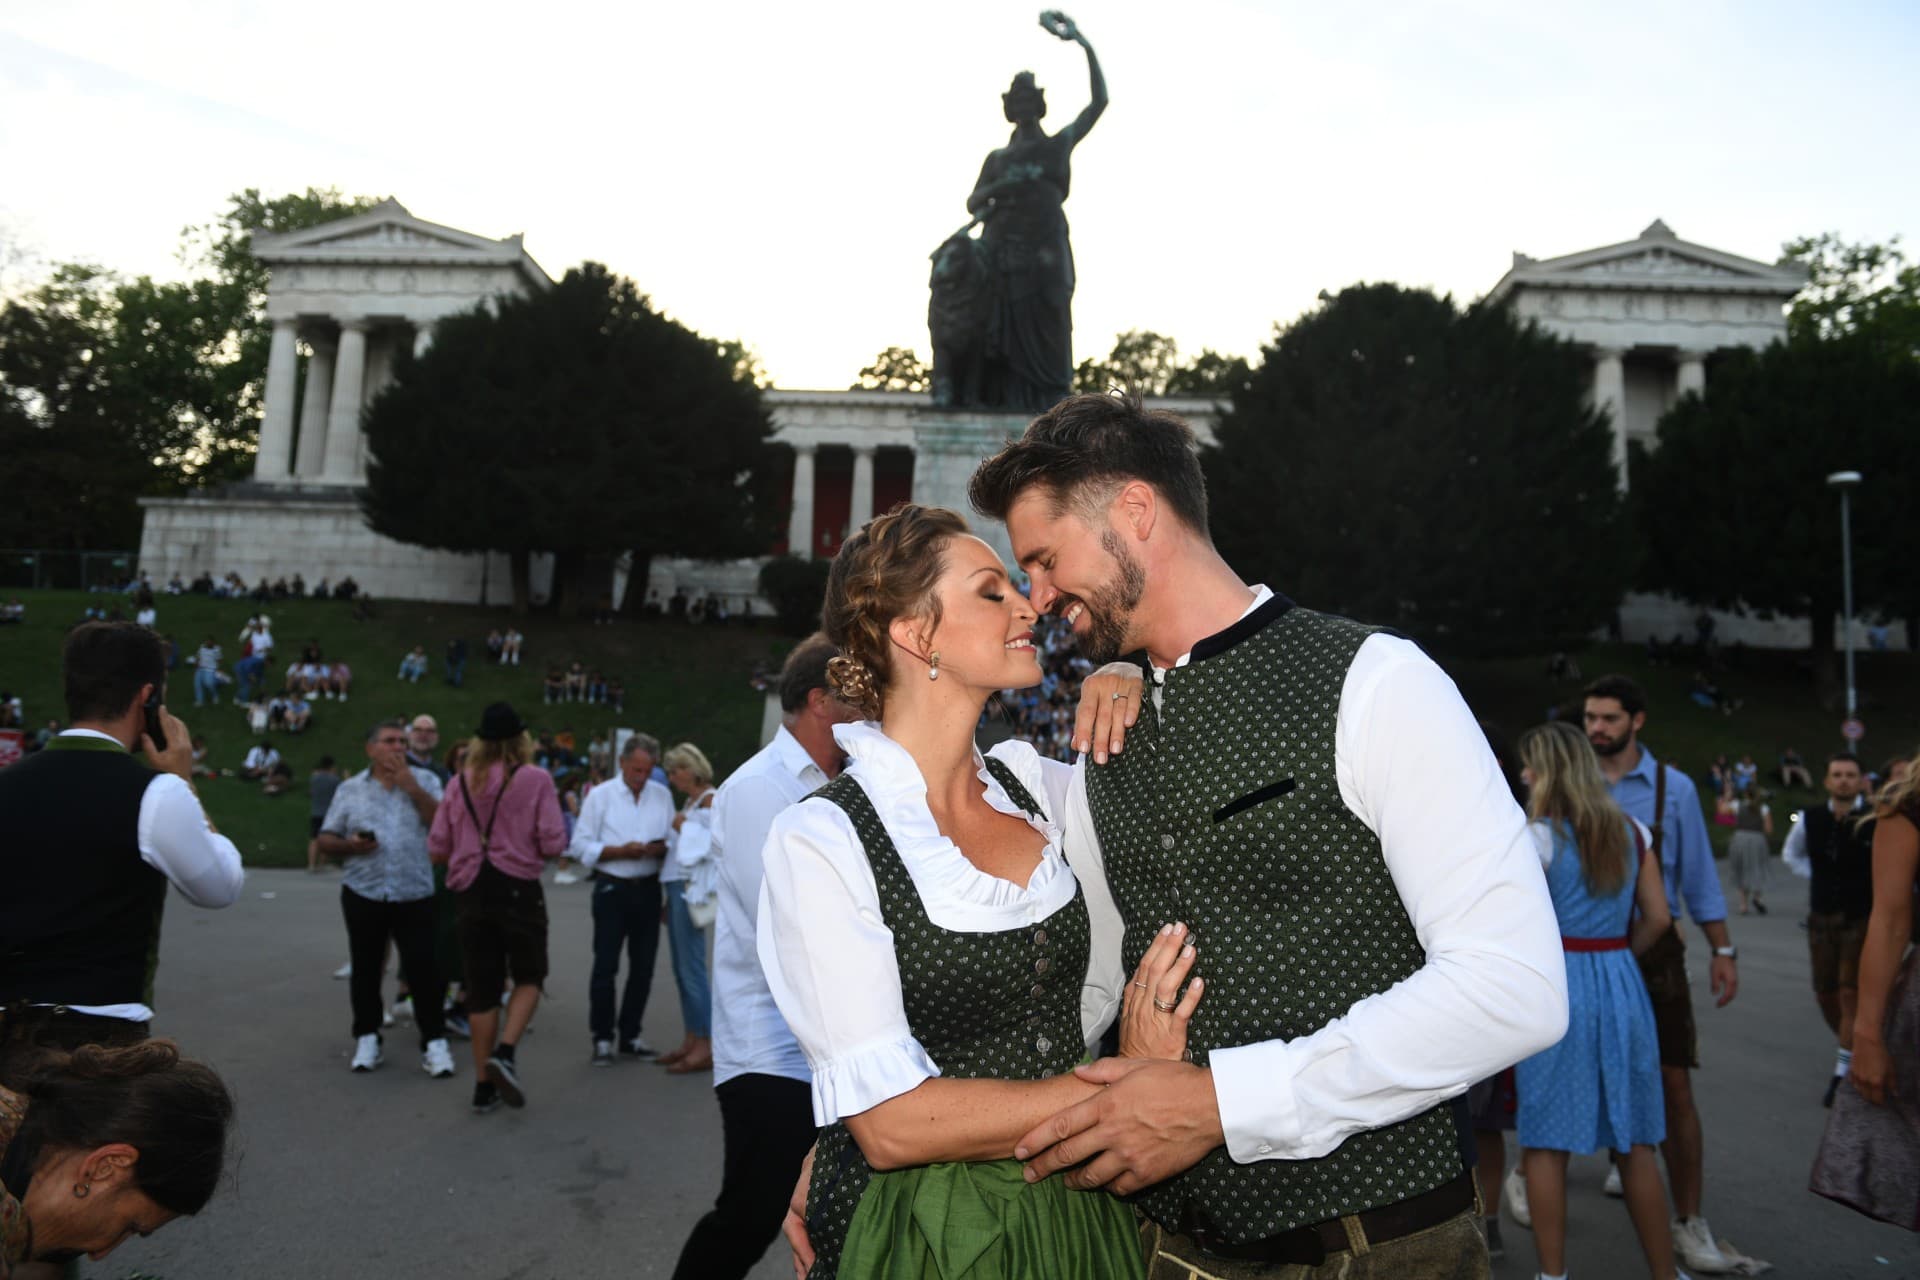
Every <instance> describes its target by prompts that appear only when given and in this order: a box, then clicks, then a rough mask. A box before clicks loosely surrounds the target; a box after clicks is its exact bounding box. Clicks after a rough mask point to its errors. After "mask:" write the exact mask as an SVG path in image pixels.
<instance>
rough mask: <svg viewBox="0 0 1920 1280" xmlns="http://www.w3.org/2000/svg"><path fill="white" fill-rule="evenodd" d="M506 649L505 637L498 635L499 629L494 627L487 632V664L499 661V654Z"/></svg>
mask: <svg viewBox="0 0 1920 1280" xmlns="http://www.w3.org/2000/svg"><path fill="white" fill-rule="evenodd" d="M506 647H507V641H506V637H505V636H502V635H501V634H500V628H498V627H495V628H494V629H493V630H491V631H489V632H487V661H488V662H498V661H500V654H501V653H502V652H503V651H504V650H505V649H506Z"/></svg>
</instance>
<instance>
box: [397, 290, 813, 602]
mask: <svg viewBox="0 0 1920 1280" xmlns="http://www.w3.org/2000/svg"><path fill="white" fill-rule="evenodd" d="M366 428H367V448H368V453H369V455H370V456H369V462H368V466H367V488H366V491H365V494H364V496H363V498H362V506H363V509H364V510H365V512H366V515H367V520H368V522H369V523H370V524H371V525H372V526H373V527H374V528H375V529H377V530H379V531H380V532H381V533H384V534H387V535H388V536H389V537H393V538H398V539H400V540H401V541H403V542H410V543H415V544H417V545H420V546H428V547H439V548H444V549H447V550H452V551H501V552H506V553H508V555H509V556H510V558H511V560H512V563H513V567H514V568H513V589H514V606H515V608H516V609H517V610H519V611H522V612H524V611H525V610H526V608H527V604H528V592H527V576H528V574H527V561H528V557H529V555H530V553H532V552H535V551H551V552H554V553H555V554H556V556H557V558H558V562H557V568H556V591H555V593H554V607H555V608H556V609H560V610H563V611H566V610H572V609H574V608H576V607H578V606H580V605H582V604H591V603H592V602H593V600H594V599H595V598H596V597H597V596H598V595H599V594H601V593H603V592H604V591H605V590H606V584H607V576H606V575H607V572H608V570H609V568H610V565H611V558H612V556H613V555H614V554H615V553H617V552H619V551H622V550H631V551H632V552H633V563H632V567H631V569H630V573H629V578H628V582H629V584H630V586H629V588H628V591H627V596H628V600H629V602H634V601H638V600H639V599H640V598H641V597H643V596H644V595H645V592H646V580H647V568H648V564H649V561H650V560H651V559H652V557H654V556H656V555H678V556H692V557H698V558H705V559H721V558H729V557H736V556H745V555H756V554H759V553H762V552H764V551H765V550H766V548H767V546H768V545H769V544H770V543H771V542H772V541H773V536H774V522H775V519H776V516H777V510H776V504H775V503H773V502H771V501H770V500H769V497H770V481H771V477H770V475H769V469H770V468H769V462H770V455H771V450H770V449H769V448H768V445H767V439H768V436H769V435H770V434H771V432H772V422H771V420H770V419H769V418H768V416H767V413H766V410H765V408H764V407H763V405H762V403H761V397H760V390H759V388H758V387H757V386H755V385H754V382H753V380H752V371H751V366H750V362H746V361H743V360H742V359H741V349H740V347H739V345H738V344H737V343H717V342H714V341H713V340H711V339H709V338H705V337H702V336H701V335H700V334H698V333H695V332H694V331H693V330H691V329H688V328H686V327H685V326H684V325H681V324H679V323H678V322H676V321H674V320H671V319H669V318H668V317H666V316H665V315H662V314H661V313H660V312H659V311H657V310H655V309H654V307H653V305H652V303H651V301H650V300H649V299H648V298H647V296H646V295H645V294H643V293H641V292H640V291H639V289H638V288H637V287H636V286H635V285H634V284H633V282H632V281H630V280H627V279H624V278H622V277H619V276H616V275H614V274H612V273H611V272H609V271H608V270H607V269H606V268H605V267H603V266H600V265H599V264H597V263H587V264H585V265H584V266H581V267H578V268H575V269H574V270H572V271H569V272H568V273H567V274H566V276H565V278H563V279H562V280H561V281H560V282H559V283H558V284H556V285H555V286H554V287H553V288H552V289H551V290H549V291H545V292H542V293H538V294H535V295H533V296H530V297H522V298H511V299H504V300H501V301H499V302H497V303H496V304H495V305H493V306H491V307H488V308H482V309H479V310H476V311H473V312H469V313H467V314H464V315H459V316H452V317H449V318H447V319H445V320H442V321H440V322H439V324H438V325H437V326H436V329H435V334H434V341H433V345H432V346H431V347H430V348H429V349H428V350H427V352H426V354H425V355H423V356H421V357H419V358H417V359H415V358H413V357H411V356H405V355H403V356H402V358H401V361H400V363H399V366H398V368H397V369H396V372H395V377H394V381H393V383H392V385H390V386H389V387H388V388H387V389H386V390H385V391H384V392H383V393H382V394H381V395H380V396H379V398H378V399H376V400H375V401H374V403H373V404H372V405H371V406H370V407H369V409H368V411H367V418H366Z"/></svg>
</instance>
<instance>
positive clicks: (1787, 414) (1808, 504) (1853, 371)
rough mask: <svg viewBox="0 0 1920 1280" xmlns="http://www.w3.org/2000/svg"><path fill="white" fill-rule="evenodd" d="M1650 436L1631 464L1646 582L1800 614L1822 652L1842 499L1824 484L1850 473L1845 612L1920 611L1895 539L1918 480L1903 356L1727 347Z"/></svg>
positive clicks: (1913, 391) (1830, 645)
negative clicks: (1851, 604)
mask: <svg viewBox="0 0 1920 1280" xmlns="http://www.w3.org/2000/svg"><path fill="white" fill-rule="evenodd" d="M1658 430H1659V434H1658V441H1659V447H1658V448H1656V449H1654V450H1652V451H1650V452H1649V451H1643V450H1640V449H1638V448H1636V449H1635V451H1634V456H1633V459H1632V463H1631V465H1632V477H1633V501H1634V506H1635V510H1636V524H1637V526H1638V528H1639V530H1640V533H1641V536H1642V538H1643V539H1645V542H1646V557H1645V562H1644V564H1645V567H1644V569H1643V571H1642V579H1643V581H1644V583H1645V585H1647V586H1648V587H1651V588H1654V589H1656V590H1665V591H1671V592H1674V593H1675V594H1677V595H1680V596H1683V597H1685V598H1686V599H1689V600H1693V601H1696V602H1700V603H1704V604H1712V605H1715V606H1718V607H1721V608H1741V607H1746V608H1752V609H1758V610H1761V611H1766V612H1773V611H1778V612H1782V613H1788V614H1805V615H1806V616H1807V617H1809V618H1811V619H1812V621H1813V648H1814V652H1815V653H1816V654H1817V655H1821V656H1822V657H1830V656H1831V655H1832V653H1833V649H1834V626H1833V619H1834V616H1835V614H1836V613H1837V612H1838V611H1839V609H1840V604H1841V575H1840V507H1839V500H1838V499H1837V497H1836V496H1835V494H1834V492H1833V490H1832V489H1830V488H1829V487H1828V486H1827V484H1826V477H1827V476H1828V475H1829V474H1831V473H1832V472H1835V471H1855V470H1857V471H1861V472H1863V473H1865V476H1866V480H1865V483H1864V484H1863V485H1862V486H1861V487H1860V489H1859V490H1858V491H1856V492H1855V494H1854V495H1853V499H1852V503H1851V505H1852V520H1853V554H1854V589H1855V600H1856V607H1857V608H1858V609H1859V610H1860V611H1861V612H1863V613H1870V612H1873V611H1875V610H1887V611H1890V612H1893V613H1897V614H1907V615H1912V614H1914V613H1917V612H1920V598H1916V597H1917V596H1920V584H1915V582H1914V580H1913V577H1912V574H1911V570H1910V569H1909V567H1908V563H1907V562H1908V560H1909V559H1910V557H1909V556H1907V554H1906V547H1905V541H1906V537H1907V536H1909V530H1908V525H1909V524H1910V519H1909V512H1910V510H1911V508H1910V506H1909V503H1910V499H1911V495H1912V493H1913V492H1914V485H1915V483H1916V482H1920V465H1916V464H1917V463H1920V457H1916V450H1920V366H1916V364H1915V363H1914V361H1912V360H1910V359H1905V358H1902V357H1899V356H1895V355H1892V354H1890V353H1889V352H1888V350H1887V348H1886V346H1885V344H1884V343H1882V342H1881V341H1880V340H1879V339H1878V338H1877V337H1876V336H1875V335H1873V334H1870V333H1864V332H1855V333H1851V334H1848V333H1839V334H1838V335H1837V336H1832V337H1826V336H1821V337H1813V336H1805V337H1803V339H1802V340H1797V341H1791V342H1785V343H1775V344H1774V345H1772V346H1770V347H1768V348H1767V349H1765V350H1764V351H1758V352H1752V351H1739V352H1732V353H1728V354H1726V355H1724V356H1722V357H1721V358H1720V359H1719V360H1718V361H1717V362H1716V363H1715V365H1714V369H1713V381H1712V385H1711V387H1710V388H1709V390H1708V394H1707V396H1706V397H1705V398H1704V399H1701V398H1699V397H1693V396H1689V397H1688V398H1687V399H1685V400H1683V401H1681V402H1680V403H1679V404H1677V405H1675V406H1674V408H1673V409H1671V410H1670V411H1669V412H1668V413H1667V415H1666V416H1665V417H1664V418H1662V419H1661V420H1660V425H1659V429H1658ZM1819 668H1820V669H1822V670H1823V672H1825V671H1830V669H1831V664H1830V663H1824V662H1823V663H1821V664H1819Z"/></svg>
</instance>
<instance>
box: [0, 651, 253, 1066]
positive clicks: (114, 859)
mask: <svg viewBox="0 0 1920 1280" xmlns="http://www.w3.org/2000/svg"><path fill="white" fill-rule="evenodd" d="M62 665H63V668H64V675H65V681H66V700H67V716H68V719H69V722H70V726H71V727H69V728H68V729H67V730H66V731H65V732H64V733H61V734H60V735H59V736H57V737H55V738H54V739H53V740H52V741H51V742H49V743H48V745H47V748H46V749H45V750H43V751H39V752H36V753H34V754H33V755H32V756H30V757H28V758H27V759H26V760H23V761H21V762H20V763H18V764H15V765H13V766H12V767H10V768H8V769H4V770H0V829H4V830H6V831H7V832H8V833H9V837H10V838H9V839H8V840H6V841H4V842H0V1006H13V1007H14V1008H13V1011H12V1012H10V1013H9V1015H8V1017H7V1019H6V1028H5V1032H4V1037H5V1039H6V1040H7V1041H9V1042H10V1043H11V1044H13V1045H15V1046H17V1045H18V1044H20V1043H21V1042H22V1041H27V1042H31V1043H36V1044H42V1045H50V1046H54V1047H58V1048H63V1049H73V1048H77V1047H79V1046H80V1045H83V1044H125V1043H129V1042H132V1041H135V1040H142V1039H145V1038H146V1035H147V1027H148V1024H149V1023H150V1022H151V1021H152V1019H153V1008H152V1005H153V987H152V972H153V961H154V958H155V956H156V954H157V952H158V949H159V945H160V914H161V906H162V904H163V902H164V901H165V898H166V890H167V886H168V885H169V884H171V885H172V886H173V887H174V888H175V889H176V890H177V891H178V892H179V894H180V896H181V897H183V898H185V899H186V900H187V901H188V902H191V903H193V904H194V905H195V906H201V907H225V906H230V905H231V904H232V903H233V902H234V901H235V900H236V899H237V898H238V897H239V896H240V887H241V883H242V879H243V873H242V871H241V868H240V854H239V852H238V850H236V849H235V848H234V847H233V842H232V841H230V840H228V839H227V838H226V837H225V836H222V835H219V834H217V833H216V832H215V831H214V830H213V828H212V826H211V824H209V823H208V822H207V818H206V814H205V813H204V812H202V810H201V808H200V802H199V800H198V798H196V797H195V795H194V792H193V786H192V782H191V777H192V770H193V745H192V740H191V738H190V736H189V735H188V733H187V727H186V725H184V724H182V723H181V722H180V720H179V718H178V717H176V716H173V715H171V714H169V713H168V712H167V711H166V709H165V708H164V707H163V706H161V700H162V698H163V696H164V692H163V691H164V688H165V680H166V671H165V667H164V665H163V659H162V653H161V647H160V639H159V637H158V636H156V635H154V633H153V632H152V631H150V630H148V629H147V628H145V627H141V626H139V625H137V624H135V623H130V622H90V623H85V624H82V625H81V626H79V627H76V628H74V630H73V631H72V632H71V633H70V634H69V635H68V637H67V641H66V647H65V651H64V653H63V655H62ZM156 729H157V730H158V731H159V733H160V735H161V736H162V737H164V739H165V743H164V745H161V744H160V743H159V742H157V741H155V739H154V738H153V737H152V736H151V735H152V734H153V733H154V731H155V730H156Z"/></svg>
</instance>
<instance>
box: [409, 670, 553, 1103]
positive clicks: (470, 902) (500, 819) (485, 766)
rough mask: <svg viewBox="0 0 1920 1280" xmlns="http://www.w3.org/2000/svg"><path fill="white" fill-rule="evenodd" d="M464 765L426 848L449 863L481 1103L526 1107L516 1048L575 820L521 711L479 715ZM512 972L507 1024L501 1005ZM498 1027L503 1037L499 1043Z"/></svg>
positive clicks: (543, 973)
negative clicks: (557, 871)
mask: <svg viewBox="0 0 1920 1280" xmlns="http://www.w3.org/2000/svg"><path fill="white" fill-rule="evenodd" d="M474 736H475V741H474V744H473V747H472V749H471V750H469V751H468V752H467V761H466V765H465V767H464V768H463V769H462V770H461V771H460V773H459V775H458V776H456V777H455V778H454V780H453V781H452V782H450V783H449V784H448V785H447V790H446V798H445V801H444V802H443V803H442V804H441V806H440V808H439V811H438V812H436V813H435V814H434V819H433V830H432V831H431V832H430V833H429V834H428V836H427V852H428V853H429V855H431V856H432V858H433V860H434V861H435V862H444V863H446V864H447V888H448V889H450V890H452V891H453V894H454V915H455V920H456V923H457V926H458V930H459V935H460V950H461V954H462V956H463V958H464V960H465V963H466V971H467V1018H468V1022H469V1024H470V1027H471V1029H472V1033H473V1061H474V1066H475V1068H476V1069H477V1071H478V1074H479V1076H480V1082H479V1083H478V1084H477V1085H475V1086H474V1090H473V1109H474V1110H475V1111H477V1112H487V1111H492V1110H493V1109H494V1108H495V1107H498V1106H499V1105H500V1103H501V1102H502V1101H504V1102H506V1104H507V1105H508V1106H510V1107H523V1106H525V1105H526V1104H527V1098H526V1093H525V1091H524V1090H523V1089H522V1088H521V1084H520V1068H519V1064H518V1063H517V1062H516V1061H515V1059H514V1054H515V1049H516V1047H517V1046H518V1045H519V1043H520V1036H521V1034H522V1033H523V1032H524V1031H526V1029H527V1023H528V1022H530V1021H532V1019H533V1011H534V1009H535V1007H536V1006H538V1004H539V1003H540V984H541V983H543V982H545V981H546V977H547V903H546V897H545V895H544V894H543V893H542V892H541V889H540V872H541V869H542V867H543V866H544V865H545V862H546V861H547V860H548V859H550V858H557V857H559V856H560V855H561V854H562V853H564V852H566V848H567V824H566V820H565V818H564V817H563V816H562V815H561V812H560V800H559V797H558V796H557V795H556V794H555V793H554V788H553V776H552V775H551V774H549V773H548V772H547V771H546V770H545V769H534V768H528V767H527V766H528V765H529V764H530V763H531V761H532V759H533V740H532V739H531V738H529V737H528V736H527V727H526V725H525V724H524V723H523V722H522V721H521V719H520V717H519V715H518V714H517V713H516V712H515V711H514V709H513V708H512V707H511V706H509V705H507V704H506V703H504V702H496V703H494V704H493V705H492V706H490V707H488V708H487V709H486V710H485V711H484V712H482V713H481V716H480V731H479V732H478V733H477V734H476V735H474ZM508 978H511V979H512V980H513V994H512V996H511V997H509V998H507V1000H506V1006H507V1016H506V1025H505V1026H504V1027H502V1026H501V1025H500V1005H501V1000H502V996H503V995H504V994H505V991H506V985H507V980H508ZM496 1033H497V1034H498V1042H497V1043H496V1041H495V1036H496Z"/></svg>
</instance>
